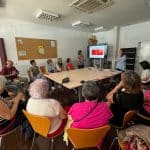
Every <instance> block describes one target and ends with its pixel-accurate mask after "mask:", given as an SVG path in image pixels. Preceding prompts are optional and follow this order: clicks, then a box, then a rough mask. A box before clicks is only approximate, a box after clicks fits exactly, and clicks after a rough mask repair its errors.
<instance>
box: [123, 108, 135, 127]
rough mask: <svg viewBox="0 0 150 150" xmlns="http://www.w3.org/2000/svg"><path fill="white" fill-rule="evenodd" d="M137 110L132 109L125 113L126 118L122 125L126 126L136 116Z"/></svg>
mask: <svg viewBox="0 0 150 150" xmlns="http://www.w3.org/2000/svg"><path fill="white" fill-rule="evenodd" d="M136 113H137V111H136V110H130V111H128V112H126V113H125V115H124V119H123V125H122V127H123V128H125V127H126V125H127V124H128V123H129V122H130V121H131V120H132V119H133V118H135V116H136Z"/></svg>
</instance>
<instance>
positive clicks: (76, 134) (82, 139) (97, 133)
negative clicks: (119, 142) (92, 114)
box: [67, 125, 110, 148]
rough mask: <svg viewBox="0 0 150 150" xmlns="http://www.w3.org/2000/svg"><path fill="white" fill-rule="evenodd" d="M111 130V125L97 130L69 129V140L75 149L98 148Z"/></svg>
mask: <svg viewBox="0 0 150 150" xmlns="http://www.w3.org/2000/svg"><path fill="white" fill-rule="evenodd" d="M109 129H110V126H109V125H106V126H103V127H99V128H95V129H77V128H68V129H67V134H68V138H69V140H70V141H71V143H72V144H73V146H74V147H75V148H90V147H96V146H97V144H98V143H99V142H100V141H101V140H102V139H103V138H104V136H105V135H106V134H107V132H108V130H109Z"/></svg>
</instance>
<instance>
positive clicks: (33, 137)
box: [31, 132, 36, 150]
mask: <svg viewBox="0 0 150 150" xmlns="http://www.w3.org/2000/svg"><path fill="white" fill-rule="evenodd" d="M35 136H36V133H35V132H34V135H33V139H32V145H31V150H32V149H33V145H34V141H35Z"/></svg>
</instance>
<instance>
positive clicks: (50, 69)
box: [46, 59, 55, 73]
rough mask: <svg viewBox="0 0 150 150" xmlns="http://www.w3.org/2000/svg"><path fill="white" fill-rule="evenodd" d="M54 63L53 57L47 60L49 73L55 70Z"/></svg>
mask: <svg viewBox="0 0 150 150" xmlns="http://www.w3.org/2000/svg"><path fill="white" fill-rule="evenodd" d="M54 70H55V69H54V65H53V61H52V59H48V60H47V65H46V71H47V73H53V72H54Z"/></svg>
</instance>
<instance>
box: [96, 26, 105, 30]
mask: <svg viewBox="0 0 150 150" xmlns="http://www.w3.org/2000/svg"><path fill="white" fill-rule="evenodd" d="M94 30H95V31H102V30H105V28H104V27H103V26H101V27H97V28H95V29H94Z"/></svg>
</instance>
